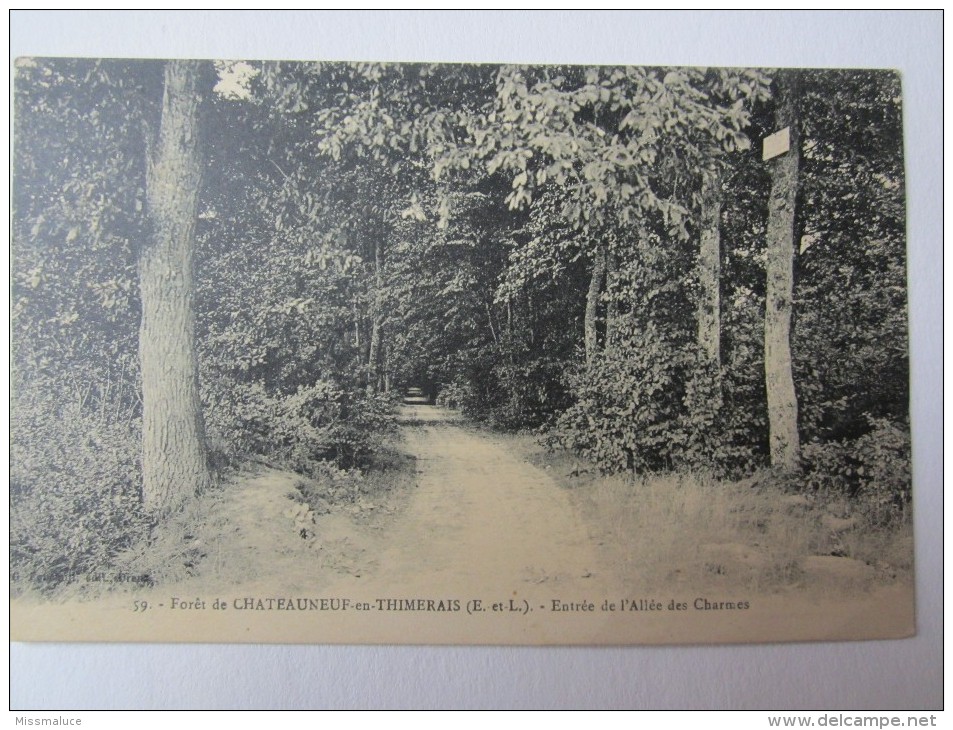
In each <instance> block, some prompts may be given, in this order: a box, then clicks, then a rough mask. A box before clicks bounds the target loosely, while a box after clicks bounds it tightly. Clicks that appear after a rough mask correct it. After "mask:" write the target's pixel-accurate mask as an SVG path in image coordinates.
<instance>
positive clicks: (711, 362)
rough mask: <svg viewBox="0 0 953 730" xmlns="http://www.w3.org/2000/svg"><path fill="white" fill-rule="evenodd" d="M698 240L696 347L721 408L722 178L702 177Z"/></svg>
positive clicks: (714, 173)
mask: <svg viewBox="0 0 953 730" xmlns="http://www.w3.org/2000/svg"><path fill="white" fill-rule="evenodd" d="M700 218H701V221H700V223H701V236H700V240H699V250H698V284H699V289H700V293H699V296H698V346H699V349H700V350H701V354H702V358H703V364H704V368H705V370H706V371H707V373H708V376H709V377H710V378H711V380H712V386H713V388H712V390H713V395H714V398H715V400H716V401H717V404H716V405H720V404H721V291H720V285H721V175H720V174H719V173H718V172H717V170H715V169H711V170H705V171H704V172H703V173H702V188H701V215H700Z"/></svg>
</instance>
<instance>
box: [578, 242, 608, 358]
mask: <svg viewBox="0 0 953 730" xmlns="http://www.w3.org/2000/svg"><path fill="white" fill-rule="evenodd" d="M605 276H606V250H605V247H604V246H599V247H598V248H597V249H596V251H595V253H594V254H593V261H592V277H591V278H590V279H589V291H588V292H587V293H586V318H585V321H584V322H583V340H584V342H585V346H586V364H587V365H590V364H592V361H593V360H594V359H595V356H596V353H597V352H598V351H599V333H598V324H599V298H600V297H601V296H602V282H603V279H605Z"/></svg>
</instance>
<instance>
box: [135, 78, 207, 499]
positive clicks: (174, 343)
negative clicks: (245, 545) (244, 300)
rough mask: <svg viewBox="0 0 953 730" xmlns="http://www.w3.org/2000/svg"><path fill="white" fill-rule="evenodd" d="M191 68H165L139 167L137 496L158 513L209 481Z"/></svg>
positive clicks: (195, 107) (198, 174)
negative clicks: (152, 142) (151, 138)
mask: <svg viewBox="0 0 953 730" xmlns="http://www.w3.org/2000/svg"><path fill="white" fill-rule="evenodd" d="M197 76H198V68H197V66H196V65H195V64H194V63H191V62H184V61H171V62H169V63H168V64H167V65H166V68H165V91H164V94H163V99H162V119H161V124H160V129H159V137H158V142H157V144H156V147H155V149H154V151H153V154H151V155H150V156H149V157H150V159H149V160H148V172H147V183H146V186H147V190H146V198H147V206H148V213H149V216H150V218H151V222H152V233H151V239H150V240H148V241H146V242H145V244H144V245H143V247H142V255H141V257H140V261H139V285H140V291H141V298H142V322H141V325H140V330H139V359H140V362H141V369H142V480H143V481H142V497H143V502H144V504H145V506H146V508H147V509H149V510H151V511H154V512H156V513H158V514H161V515H166V514H169V513H170V512H172V511H174V510H176V509H178V508H179V507H181V506H182V504H184V503H185V502H186V501H187V500H188V499H190V498H191V497H193V496H194V495H196V494H198V493H200V492H201V491H202V490H203V489H205V488H206V487H207V486H208V484H209V482H210V480H211V476H210V473H209V469H208V463H207V460H206V449H205V427H204V422H203V419H202V404H201V400H200V398H199V370H198V358H197V355H196V351H195V315H194V312H193V309H192V292H193V282H192V250H193V244H194V234H195V220H196V207H197V203H198V193H199V185H200V182H201V175H202V170H201V164H200V161H199V156H198V140H197V138H196V131H197V127H198V103H199V97H198V88H197Z"/></svg>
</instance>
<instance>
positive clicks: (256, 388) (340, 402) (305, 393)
mask: <svg viewBox="0 0 953 730" xmlns="http://www.w3.org/2000/svg"><path fill="white" fill-rule="evenodd" d="M206 401H207V410H208V412H209V414H210V415H211V417H212V418H211V419H210V422H209V424H208V428H209V434H210V437H211V439H212V444H213V447H214V448H217V449H219V450H220V451H222V452H223V453H224V454H226V455H227V456H228V457H230V458H231V460H236V459H241V458H246V457H247V456H249V455H253V454H254V455H258V456H261V457H264V458H265V459H267V460H270V461H273V462H274V463H278V464H282V465H284V466H286V467H287V468H289V469H292V470H295V471H298V472H300V473H302V474H310V473H312V472H313V471H314V470H315V469H320V468H321V467H320V463H321V462H324V461H329V462H333V463H334V464H335V465H336V466H337V467H338V468H340V469H354V468H360V467H366V466H368V464H369V463H370V459H371V458H372V457H373V456H374V454H376V453H377V452H379V451H380V450H381V449H382V448H383V447H384V438H385V437H386V436H387V435H392V434H393V433H394V432H395V428H396V426H395V420H394V418H393V410H394V403H393V401H392V399H391V398H390V397H389V396H387V395H385V394H367V393H364V392H362V391H356V390H348V389H345V388H342V387H340V386H338V385H336V384H334V383H332V382H330V381H318V382H317V383H315V384H314V385H312V386H301V387H299V388H298V389H297V390H296V391H295V392H294V393H291V394H289V395H283V394H280V393H279V394H276V393H272V392H269V391H268V389H267V388H266V387H265V386H264V385H263V384H262V383H260V382H252V383H241V382H236V381H229V380H224V381H222V382H219V383H217V384H216V387H214V388H212V387H209V388H208V390H207V393H206Z"/></svg>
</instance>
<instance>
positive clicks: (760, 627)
mask: <svg viewBox="0 0 953 730" xmlns="http://www.w3.org/2000/svg"><path fill="white" fill-rule="evenodd" d="M400 420H401V424H402V425H401V431H402V436H403V438H402V440H401V442H400V443H399V448H400V449H401V450H402V451H403V452H404V456H403V457H402V459H401V460H400V461H398V462H397V464H396V465H395V468H392V469H391V470H390V471H389V472H384V473H383V476H385V477H386V479H384V481H377V482H369V483H368V484H365V485H364V487H365V488H364V489H362V490H361V489H358V490H355V491H354V495H353V499H351V500H350V501H346V502H345V503H343V504H337V505H328V504H322V505H315V504H311V505H309V504H308V503H306V501H305V500H304V498H303V495H306V494H308V490H307V489H302V487H303V486H307V481H308V480H306V479H305V478H303V477H301V476H299V475H296V474H293V473H290V472H286V471H282V470H278V469H274V468H266V467H261V466H260V467H258V468H257V469H255V470H253V471H249V472H245V473H244V474H241V475H238V476H237V477H236V478H234V479H233V480H232V482H231V483H229V484H227V485H225V487H224V488H223V489H221V490H217V491H215V492H214V493H212V494H209V495H207V496H206V497H204V498H202V499H200V500H198V501H197V502H196V504H195V506H194V508H193V509H192V510H191V511H190V512H189V513H187V514H184V515H182V516H181V517H180V519H179V521H178V523H176V524H171V525H169V526H167V528H166V529H165V531H164V532H163V533H162V534H160V536H159V539H158V541H157V542H153V543H152V544H151V545H150V546H149V548H148V549H147V550H145V551H144V552H141V553H139V554H137V555H132V556H130V558H129V562H128V565H129V570H130V571H132V574H134V573H135V572H136V571H144V572H149V573H150V574H152V575H154V576H156V578H157V579H158V581H157V584H156V585H155V586H151V587H148V588H147V587H145V586H143V585H136V584H135V583H134V582H129V583H124V584H120V585H119V587H118V588H117V587H116V586H115V585H112V586H111V587H107V586H106V585H105V584H103V583H100V584H89V583H87V584H80V585H79V586H74V587H73V588H72V589H71V590H72V591H73V595H69V591H67V593H66V594H64V595H61V596H59V597H58V598H59V600H60V601H64V600H65V601H68V600H70V599H71V598H77V599H80V600H103V599H105V598H107V596H106V595H105V594H106V593H109V594H111V599H112V600H119V599H123V600H127V601H128V600H129V599H132V598H138V597H148V598H149V600H150V601H152V602H154V603H158V602H159V601H162V600H168V596H189V595H195V596H208V595H242V596H254V595H265V596H276V595H278V596H280V595H326V596H348V595H361V594H363V595H375V596H398V597H400V596H404V597H406V596H421V597H427V598H434V599H441V598H450V597H454V596H456V597H459V596H487V597H494V598H501V599H506V598H509V597H510V596H521V597H523V596H537V597H540V600H544V601H546V600H551V598H552V597H557V598H560V599H562V600H572V601H575V600H578V599H585V600H593V601H601V600H602V599H604V598H608V597H612V598H613V599H616V598H621V597H625V596H629V597H633V598H634V597H639V596H658V597H659V598H664V599H666V600H668V598H669V597H678V598H679V599H685V601H687V602H692V601H695V600H699V599H700V597H704V598H705V599H706V600H707V599H708V598H711V600H717V601H722V600H731V601H735V600H738V601H741V600H743V601H746V602H751V603H754V602H757V603H758V605H759V606H760V607H761V608H762V609H763V610H762V611H761V612H760V614H759V616H760V618H757V617H755V616H754V615H752V616H751V617H749V618H747V621H748V623H747V624H745V625H744V629H743V632H742V629H741V628H740V627H735V628H730V627H729V630H726V631H728V633H726V634H723V635H726V636H741V635H744V636H751V637H752V638H755V637H759V638H761V639H762V640H764V639H768V640H770V638H771V637H773V636H775V633H774V632H775V630H776V627H775V625H774V623H773V622H776V621H777V620H778V618H777V616H778V615H788V616H790V615H793V616H800V617H801V618H800V619H799V620H800V621H801V622H802V623H803V624H804V625H805V626H806V627H807V628H805V629H804V630H803V631H801V633H798V631H794V632H793V633H791V632H789V633H784V636H785V637H786V638H800V637H802V636H803V637H804V638H813V637H814V635H813V634H812V631H813V629H812V627H813V626H815V625H816V624H817V623H818V622H823V621H825V620H828V619H829V616H830V615H831V612H832V611H833V612H834V613H835V614H837V615H839V613H838V612H843V615H844V616H849V617H850V618H849V620H848V621H847V623H848V624H854V623H857V622H860V624H869V626H870V627H871V631H872V632H873V635H876V634H877V632H878V629H877V628H876V627H877V626H881V627H882V628H883V631H885V632H888V633H889V632H890V631H896V627H898V626H903V627H910V626H912V622H913V590H912V585H913V570H912V558H913V541H912V533H911V532H910V530H909V529H907V528H905V529H899V530H898V529H893V530H890V531H884V532H881V533H878V532H876V531H871V530H869V529H863V526H862V525H861V524H860V523H859V522H858V520H857V518H856V516H852V515H850V514H849V510H848V507H847V506H846V505H843V504H817V503H815V502H812V501H811V500H809V499H806V498H804V497H803V496H798V495H784V494H782V493H781V492H779V491H778V490H776V489H773V488H771V487H770V485H769V486H767V487H766V486H764V485H762V484H759V483H758V482H757V481H756V480H747V481H746V482H742V483H734V484H725V483H720V482H716V481H714V480H711V479H706V478H704V477H703V476H701V475H697V474H694V475H692V474H689V475H669V476H654V477H651V478H646V479H643V480H638V481H637V480H633V479H631V478H622V477H602V476H598V475H596V474H592V473H585V472H582V473H580V464H579V463H578V462H576V461H575V460H574V459H573V458H572V457H570V456H568V455H565V454H564V455H554V454H550V453H547V452H546V451H545V450H544V449H543V448H542V447H540V446H539V445H537V444H536V442H535V440H534V439H533V438H532V437H531V436H528V435H516V436H514V435H512V434H496V433H493V432H489V431H486V430H482V429H479V428H477V427H474V426H472V425H470V424H468V423H466V422H464V421H463V420H461V419H460V418H459V416H457V415H456V414H455V413H453V412H452V411H448V410H446V409H443V408H438V407H432V406H423V405H420V406H416V405H414V406H407V405H405V406H403V407H402V412H401V418H400ZM378 476H379V477H380V476H381V475H378ZM312 501H314V500H312ZM104 589H105V590H104ZM368 591H370V592H371V593H370V594H368ZM163 596H164V597H166V598H165V599H163V598H162V597H163ZM544 596H545V597H546V598H545V599H543V598H542V597H544ZM22 600H24V601H27V602H29V601H30V600H31V599H30V598H29V597H28V596H24V597H22ZM777 612H781V613H777ZM753 613H754V612H752V614H753ZM40 615H41V614H37V616H40ZM841 623H843V622H841ZM860 624H859V625H860ZM660 630H661V629H660ZM666 630H667V629H666ZM842 630H846V629H842V628H838V626H835V627H834V628H832V629H831V631H830V636H831V637H837V636H840V635H841V633H839V632H840V631H842ZM785 631H787V628H785ZM799 631H800V630H799ZM846 631H847V633H848V634H850V633H851V632H850V630H846ZM732 632H734V633H732ZM719 635H722V634H719ZM707 636H708V635H707V634H706V633H705V632H704V629H699V633H698V634H696V635H691V636H689V638H690V639H692V638H693V637H694V639H693V640H705V639H706V638H707ZM477 638H478V639H479V637H477ZM559 638H560V637H559V636H556V637H555V639H552V640H556V641H558V640H559ZM858 638H860V637H859V636H858ZM454 640H455V639H454ZM501 640H505V639H501ZM598 640H599V641H610V642H611V640H612V635H607V636H606V637H601V638H599V639H598ZM653 640H659V641H661V640H665V635H662V634H659V636H657V637H655V639H653ZM709 640H710V639H709Z"/></svg>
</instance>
